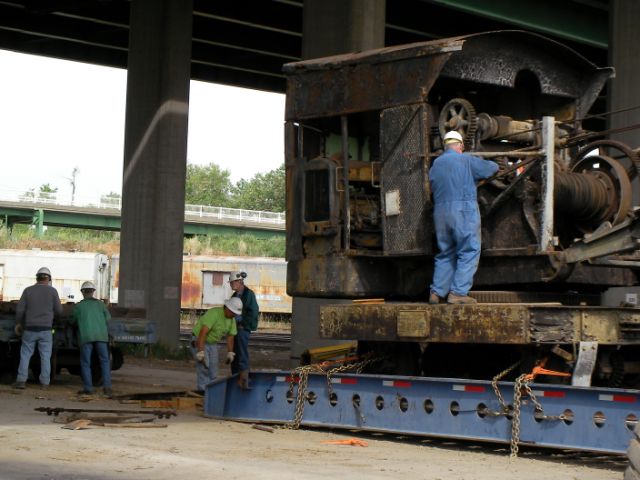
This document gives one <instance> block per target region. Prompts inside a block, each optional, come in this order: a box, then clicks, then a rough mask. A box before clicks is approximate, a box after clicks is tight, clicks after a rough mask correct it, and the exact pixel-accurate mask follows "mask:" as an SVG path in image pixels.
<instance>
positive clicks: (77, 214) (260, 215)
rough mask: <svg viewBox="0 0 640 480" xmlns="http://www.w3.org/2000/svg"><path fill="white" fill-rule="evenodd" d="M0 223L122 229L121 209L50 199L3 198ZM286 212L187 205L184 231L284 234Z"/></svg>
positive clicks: (40, 230) (263, 235) (38, 227)
mask: <svg viewBox="0 0 640 480" xmlns="http://www.w3.org/2000/svg"><path fill="white" fill-rule="evenodd" d="M0 223H2V224H4V225H6V226H7V227H8V228H9V229H11V228H12V227H13V226H14V225H15V224H27V225H33V226H34V227H35V228H36V231H37V232H38V234H40V235H41V234H42V233H43V232H44V226H45V225H47V226H55V227H71V228H83V229H89V230H110V231H120V229H121V221H120V209H119V208H113V207H105V206H102V207H101V206H82V205H61V204H55V203H46V202H30V203H27V202H11V201H6V200H0ZM284 225H285V218H284V214H282V213H274V212H258V211H252V210H241V209H237V208H223V207H208V206H205V205H187V206H186V208H185V215H184V235H185V236H194V235H215V234H236V235H238V234H248V235H253V236H255V237H258V238H273V237H282V238H284V235H285V233H284Z"/></svg>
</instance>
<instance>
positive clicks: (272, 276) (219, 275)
mask: <svg viewBox="0 0 640 480" xmlns="http://www.w3.org/2000/svg"><path fill="white" fill-rule="evenodd" d="M119 268H120V262H119V257H118V256H117V255H114V256H113V257H112V258H111V299H112V301H113V302H115V301H116V299H117V298H118V283H119ZM237 270H242V271H245V272H247V274H248V278H247V286H249V287H250V288H251V289H252V290H253V291H254V292H255V294H256V299H257V300H258V304H259V306H260V311H261V312H264V313H291V297H290V296H289V295H287V292H286V274H287V264H286V262H285V261H283V260H282V259H277V258H266V257H227V256H215V255H212V256H205V255H193V256H186V257H184V259H183V262H182V286H181V302H180V306H181V308H183V309H196V310H199V309H207V308H211V307H213V306H219V305H222V302H223V300H224V299H226V298H228V297H229V296H231V293H232V291H231V288H230V287H229V285H228V283H227V280H228V279H227V278H225V275H227V276H228V274H229V273H230V272H233V271H237ZM214 278H215V279H216V280H215V283H216V285H211V282H212V281H213V279H214ZM205 282H209V284H207V286H206V288H205ZM205 290H206V292H205ZM212 290H216V291H218V290H219V292H218V293H219V295H218V297H219V301H215V302H213V303H207V300H209V298H210V297H209V295H205V293H210V292H211V291H212ZM218 297H215V298H218Z"/></svg>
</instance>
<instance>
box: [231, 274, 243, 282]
mask: <svg viewBox="0 0 640 480" xmlns="http://www.w3.org/2000/svg"><path fill="white" fill-rule="evenodd" d="M245 278H247V274H246V273H245V272H231V273H230V274H229V282H235V281H236V280H244V279H245Z"/></svg>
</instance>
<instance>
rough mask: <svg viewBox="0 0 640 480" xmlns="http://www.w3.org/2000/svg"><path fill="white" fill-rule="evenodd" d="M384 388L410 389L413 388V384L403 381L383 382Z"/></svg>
mask: <svg viewBox="0 0 640 480" xmlns="http://www.w3.org/2000/svg"><path fill="white" fill-rule="evenodd" d="M382 386H383V387H397V388H409V387H411V382H405V381H402V380H383V381H382Z"/></svg>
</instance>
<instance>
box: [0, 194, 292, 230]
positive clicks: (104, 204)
mask: <svg viewBox="0 0 640 480" xmlns="http://www.w3.org/2000/svg"><path fill="white" fill-rule="evenodd" d="M0 201H5V202H15V203H21V204H24V205H25V206H27V205H28V206H36V205H40V206H50V205H51V206H53V205H58V206H64V207H80V208H93V209H105V210H114V209H115V210H121V208H122V205H121V199H120V198H116V197H109V196H106V195H102V196H100V197H99V198H93V199H91V198H80V197H75V198H74V199H73V200H71V199H68V200H66V199H64V198H59V196H58V194H57V193H52V192H24V191H21V192H17V191H15V190H14V191H12V189H11V188H4V187H2V186H0ZM184 213H185V216H186V217H200V218H202V219H203V220H205V219H207V218H210V219H218V220H235V221H241V222H256V223H261V224H272V225H284V223H285V214H284V213H280V212H266V211H259V210H244V209H241V208H227V207H212V206H208V205H185V210H184Z"/></svg>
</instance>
